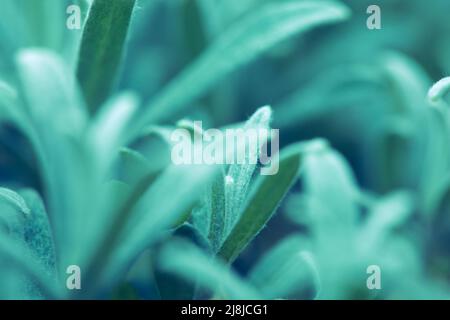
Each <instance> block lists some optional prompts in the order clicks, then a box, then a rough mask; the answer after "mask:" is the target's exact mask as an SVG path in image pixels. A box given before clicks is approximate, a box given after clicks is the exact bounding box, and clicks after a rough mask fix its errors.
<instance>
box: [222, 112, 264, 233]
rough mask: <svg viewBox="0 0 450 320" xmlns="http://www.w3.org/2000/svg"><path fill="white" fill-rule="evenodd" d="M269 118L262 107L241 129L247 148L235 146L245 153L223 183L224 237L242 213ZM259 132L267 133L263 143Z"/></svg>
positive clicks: (229, 171) (229, 170)
mask: <svg viewBox="0 0 450 320" xmlns="http://www.w3.org/2000/svg"><path fill="white" fill-rule="evenodd" d="M271 117H272V109H271V108H270V107H268V106H266V107H262V108H260V109H258V110H257V111H256V112H255V113H254V114H253V116H252V117H251V118H250V119H249V120H248V121H247V122H246V124H245V125H244V127H243V128H242V130H243V133H244V135H245V139H244V140H245V143H246V144H248V145H247V147H244V146H237V147H236V150H238V151H239V150H242V151H244V152H245V156H244V159H243V162H242V163H235V164H231V165H230V167H229V169H228V173H227V175H226V177H225V181H224V184H225V190H224V195H225V206H224V208H225V213H224V215H223V218H221V219H224V223H225V225H224V230H223V232H224V236H225V237H226V236H227V235H228V234H229V233H230V231H231V229H232V228H233V227H234V225H235V224H236V222H237V220H238V219H239V216H240V214H241V212H242V211H241V210H242V205H243V204H244V201H245V199H246V196H247V190H248V188H249V186H250V181H251V179H252V177H253V173H254V171H255V169H256V166H257V162H258V159H259V156H260V150H261V147H262V145H263V144H264V143H266V139H267V138H269V130H270V126H269V123H270V120H271ZM249 130H256V131H254V132H256V135H254V136H253V135H252V134H250V131H249ZM260 130H265V131H266V133H267V137H266V139H264V141H260V137H259V134H260ZM237 158H238V155H236V162H238V159H237Z"/></svg>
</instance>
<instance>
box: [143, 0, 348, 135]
mask: <svg viewBox="0 0 450 320" xmlns="http://www.w3.org/2000/svg"><path fill="white" fill-rule="evenodd" d="M348 16H349V11H348V9H347V8H346V7H345V6H343V5H342V4H339V3H337V2H331V1H320V2H314V1H302V2H283V3H277V4H269V5H267V6H263V7H262V8H261V9H259V10H257V11H256V12H255V13H253V14H252V15H250V16H248V17H245V19H243V20H242V21H238V22H237V23H236V24H235V25H233V26H232V27H231V28H230V29H228V30H227V32H225V33H224V34H223V35H222V36H221V37H219V39H217V41H215V42H214V43H213V44H212V45H211V47H209V49H207V50H206V51H205V53H204V54H203V55H201V56H200V57H199V59H198V60H197V61H196V62H194V63H193V64H192V65H191V66H190V67H188V68H187V69H186V70H185V71H183V72H182V73H181V74H180V75H179V76H178V77H177V78H176V79H174V80H173V81H172V82H171V83H170V84H169V85H168V86H167V87H166V88H165V89H164V90H163V91H162V92H161V93H160V94H158V96H157V97H156V98H155V99H154V100H153V101H152V102H151V103H150V104H148V105H147V106H146V108H145V111H144V112H143V114H142V116H141V117H140V118H139V119H137V126H136V130H141V128H143V127H144V126H145V125H147V124H148V123H151V122H157V121H161V120H167V118H168V117H170V116H172V115H174V114H177V113H179V112H181V111H183V108H184V107H186V106H188V105H189V102H191V101H192V100H194V99H196V98H198V97H199V96H201V95H202V94H204V93H205V91H207V90H208V89H209V88H210V87H211V86H213V85H214V84H215V83H216V82H217V81H219V80H220V79H222V78H223V77H224V76H226V75H227V74H229V73H230V72H231V71H233V70H236V69H238V68H239V67H240V66H242V65H243V64H246V63H248V62H250V61H252V60H254V59H255V58H256V57H258V56H259V55H261V54H262V53H264V52H265V51H266V50H268V49H269V48H271V47H273V46H274V45H276V44H277V43H280V42H281V41H282V40H285V39H287V38H289V37H291V36H293V35H295V34H297V33H299V32H302V31H307V30H309V29H311V28H313V27H316V26H319V25H322V24H325V23H332V22H338V21H342V20H344V19H346V18H347V17H348ZM223 57H226V59H224V58H223ZM136 134H139V132H136Z"/></svg>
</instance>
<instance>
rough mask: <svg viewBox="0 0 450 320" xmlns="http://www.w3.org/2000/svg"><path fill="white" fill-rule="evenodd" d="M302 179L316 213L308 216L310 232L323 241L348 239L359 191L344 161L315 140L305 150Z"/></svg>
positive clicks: (326, 146) (354, 218) (353, 225)
mask: <svg viewBox="0 0 450 320" xmlns="http://www.w3.org/2000/svg"><path fill="white" fill-rule="evenodd" d="M302 177H303V181H304V188H305V192H306V194H307V195H309V196H311V197H312V198H313V201H314V204H315V206H314V208H315V209H316V210H317V211H315V212H314V214H312V215H311V217H312V218H313V219H312V227H313V230H314V231H315V232H319V234H318V236H319V237H324V238H323V241H327V240H326V239H328V240H330V239H334V241H337V238H339V237H341V238H344V237H345V238H348V237H349V235H350V234H351V232H353V231H354V227H355V222H356V221H357V218H358V212H357V207H356V199H357V195H358V189H357V187H356V182H355V180H354V177H353V173H352V172H351V169H350V168H349V166H348V165H347V162H346V160H345V159H344V158H343V157H342V156H341V155H340V154H338V153H337V152H336V151H334V150H332V149H331V148H330V147H329V146H328V143H327V142H326V141H324V140H314V141H312V142H310V143H308V144H307V145H306V147H305V156H304V159H303V173H302Z"/></svg>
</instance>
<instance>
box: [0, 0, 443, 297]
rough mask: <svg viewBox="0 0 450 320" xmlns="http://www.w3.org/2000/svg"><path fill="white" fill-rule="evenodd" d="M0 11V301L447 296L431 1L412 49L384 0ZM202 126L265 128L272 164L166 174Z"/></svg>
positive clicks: (177, 0)
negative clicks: (69, 24)
mask: <svg viewBox="0 0 450 320" xmlns="http://www.w3.org/2000/svg"><path fill="white" fill-rule="evenodd" d="M3 2H4V3H2V8H3V9H2V11H3V16H4V19H0V60H1V62H0V121H1V127H0V184H1V186H2V187H1V188H0V284H1V285H0V298H4V299H398V298H407V299H429V298H443V299H448V298H449V297H450V291H449V283H448V274H449V272H450V269H449V267H448V266H449V263H448V262H449V257H450V250H449V248H450V243H449V241H450V221H449V219H448V213H449V209H450V206H449V200H450V179H449V166H450V123H449V121H450V120H449V119H450V118H449V105H448V103H447V101H446V95H447V93H448V91H449V90H450V85H449V83H450V81H449V80H448V79H449V78H446V77H445V72H447V73H448V72H449V71H450V70H449V69H450V64H449V63H448V59H447V58H445V57H448V55H446V53H449V52H450V41H449V39H448V37H446V34H448V27H447V32H446V31H445V27H446V25H445V21H447V20H446V16H445V14H444V13H443V12H445V10H444V8H446V7H447V5H446V1H436V4H429V6H428V7H427V8H424V6H425V4H423V3H422V2H420V1H411V3H410V7H409V10H411V12H423V13H424V16H423V22H421V23H423V24H425V25H426V26H427V27H428V28H430V29H433V30H435V29H436V28H437V27H439V30H442V33H441V32H438V33H437V34H436V43H435V44H434V43H433V44H430V48H429V51H427V52H423V51H421V50H420V48H421V46H420V43H421V41H424V39H425V38H426V36H424V35H423V33H422V32H421V31H420V30H422V29H423V26H422V25H421V24H420V23H419V22H417V21H416V20H414V19H411V20H410V19H402V20H401V21H402V24H400V21H399V20H398V19H400V18H399V16H398V15H397V14H396V13H395V8H396V6H400V1H390V2H388V1H380V6H381V7H382V8H383V19H385V20H383V21H384V22H383V25H384V26H386V27H385V28H384V29H382V30H378V31H369V30H368V29H367V28H366V27H365V17H366V12H365V8H366V7H367V6H368V5H369V4H370V3H368V2H367V1H351V0H348V1H334V0H320V1H317V0H315V1H312V0H245V1H243V0H215V1H214V0H173V1H162V0H92V1H88V0H78V1H75V0H73V1H69V0H64V1H61V0H40V1H33V0H14V1H13V0H3ZM366 2H367V3H366ZM69 5H77V6H79V8H80V10H81V11H80V12H81V15H80V17H79V18H80V19H81V20H82V22H83V23H82V28H81V29H80V30H70V29H67V28H66V19H67V17H68V13H67V12H66V8H67V7H68V6H69ZM435 13H436V14H437V15H433V14H435ZM427 14H429V15H427ZM361 17H364V19H361ZM387 26H389V27H387ZM403 34H406V35H410V36H411V37H408V36H400V35H403ZM412 36H415V38H414V40H410V41H409V40H408V39H411V38H412ZM431 59H432V60H431ZM424 61H425V62H424ZM429 61H431V62H429ZM431 79H434V81H433V80H431ZM439 79H442V80H439ZM433 83H435V84H434V85H433ZM268 105H270V106H268ZM260 106H264V107H260ZM197 119H199V120H202V122H203V123H204V124H206V125H207V126H208V128H213V127H216V128H219V130H222V131H224V130H226V129H227V128H242V129H249V128H252V129H266V130H269V129H271V128H274V129H280V143H281V150H280V152H279V170H278V172H277V173H276V174H274V175H260V174H259V169H260V167H261V166H262V165H261V164H250V163H249V162H248V161H247V162H246V163H244V164H228V165H225V164H224V165H206V164H203V165H194V164H192V165H175V164H174V163H172V161H171V149H172V147H173V145H172V142H171V139H170V134H171V132H173V130H175V129H177V128H178V129H179V128H183V129H185V130H187V132H189V133H190V139H193V137H194V136H197V137H204V136H205V132H204V131H202V130H201V129H199V128H198V127H196V124H195V122H194V121H195V120H197ZM269 140H270V138H268V139H266V141H264V143H269ZM191 143H192V144H193V143H194V142H193V141H191ZM237 148H238V147H237ZM247 151H248V155H247V156H248V157H250V156H251V155H254V156H256V157H257V158H258V159H259V157H260V154H259V151H258V150H257V149H250V150H247ZM246 160H248V159H246ZM73 266H76V267H77V268H79V270H81V278H80V284H81V287H79V288H75V289H74V288H72V287H71V281H72V277H71V275H72V273H73V270H74V269H73ZM371 266H376V267H378V268H380V270H381V274H382V288H379V289H377V290H371V289H370V288H369V286H368V281H369V280H368V277H369V276H370V270H372V269H371Z"/></svg>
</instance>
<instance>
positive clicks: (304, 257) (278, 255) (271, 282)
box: [249, 235, 319, 299]
mask: <svg viewBox="0 0 450 320" xmlns="http://www.w3.org/2000/svg"><path fill="white" fill-rule="evenodd" d="M309 242H310V240H309V239H307V238H305V237H303V236H300V235H291V236H288V237H286V238H284V239H282V240H281V241H280V242H279V243H277V244H276V245H275V246H274V247H273V248H271V249H270V250H269V251H268V252H267V253H265V254H264V255H263V256H262V257H261V258H260V259H259V260H258V262H257V263H256V264H255V266H254V267H253V268H252V269H251V271H250V273H249V279H250V281H251V282H252V284H254V285H255V286H256V287H257V288H258V289H259V290H261V292H263V294H264V297H265V298H266V299H277V298H285V299H289V298H295V297H296V296H299V294H301V293H304V291H305V290H308V289H311V287H312V289H314V290H315V291H316V292H317V291H318V290H319V278H318V270H317V267H316V265H315V262H314V259H313V257H312V254H311V252H310V250H311V248H309V246H310V244H309Z"/></svg>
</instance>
